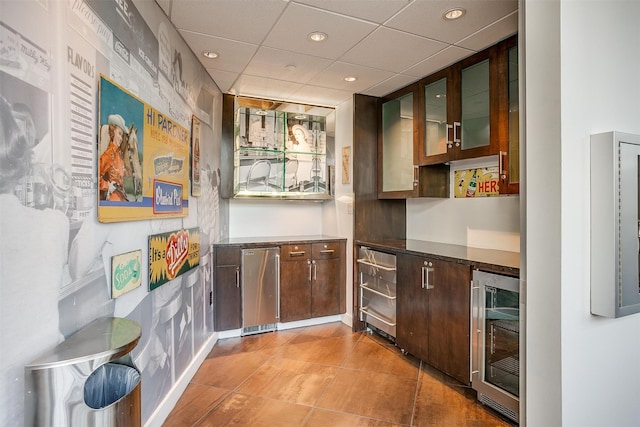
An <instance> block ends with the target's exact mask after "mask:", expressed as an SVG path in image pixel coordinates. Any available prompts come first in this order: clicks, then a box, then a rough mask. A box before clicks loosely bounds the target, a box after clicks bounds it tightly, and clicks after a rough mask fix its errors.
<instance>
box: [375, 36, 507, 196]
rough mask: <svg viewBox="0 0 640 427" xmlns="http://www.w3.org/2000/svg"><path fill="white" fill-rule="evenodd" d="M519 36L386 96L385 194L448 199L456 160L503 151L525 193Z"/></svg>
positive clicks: (381, 146)
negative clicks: (452, 164) (451, 168)
mask: <svg viewBox="0 0 640 427" xmlns="http://www.w3.org/2000/svg"><path fill="white" fill-rule="evenodd" d="M518 105H519V96H518V52H517V36H513V37H511V38H509V39H507V40H504V41H502V42H500V43H498V44H496V45H494V46H492V47H490V48H488V49H485V50H483V51H481V52H478V53H476V54H474V55H472V56H470V57H468V58H465V59H463V60H461V61H459V62H457V63H456V64H453V65H451V66H449V67H447V68H445V69H443V70H441V71H438V72H436V73H434V74H432V75H430V76H427V77H425V78H423V79H421V80H420V81H419V82H416V83H413V84H411V85H409V86H406V87H405V88H403V89H400V90H398V91H396V92H393V93H391V94H389V95H387V96H385V97H383V98H380V99H379V108H378V170H379V171H380V173H379V175H378V197H379V198H381V199H394V198H396V199H401V198H410V197H449V193H450V189H449V178H450V177H449V166H448V164H449V162H451V161H456V160H463V159H471V158H479V157H486V156H496V158H497V163H498V169H499V170H500V180H501V183H500V193H501V194H514V193H516V194H517V193H518V191H519V185H518V181H519V170H518V168H519V123H518V114H519V113H518V110H519V107H518Z"/></svg>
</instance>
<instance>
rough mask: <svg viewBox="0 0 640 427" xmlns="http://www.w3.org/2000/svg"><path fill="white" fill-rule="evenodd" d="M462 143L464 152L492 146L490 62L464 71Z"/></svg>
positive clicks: (486, 61) (475, 65)
mask: <svg viewBox="0 0 640 427" xmlns="http://www.w3.org/2000/svg"><path fill="white" fill-rule="evenodd" d="M461 78H462V87H461V101H462V141H461V148H462V149H463V150H466V149H469V148H476V147H484V146H487V145H489V144H490V141H491V139H490V130H489V125H490V121H489V60H488V59H486V60H484V61H482V62H479V63H477V64H474V65H472V66H470V67H467V68H465V69H463V70H462V77H461Z"/></svg>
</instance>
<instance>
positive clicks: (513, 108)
mask: <svg viewBox="0 0 640 427" xmlns="http://www.w3.org/2000/svg"><path fill="white" fill-rule="evenodd" d="M519 105H520V96H519V93H518V47H517V46H515V47H512V48H510V49H509V182H510V183H512V184H513V183H519V182H520V165H519V163H518V161H519V160H518V159H519V158H520V116H519V113H520V107H519Z"/></svg>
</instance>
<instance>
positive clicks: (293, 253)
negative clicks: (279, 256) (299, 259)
mask: <svg viewBox="0 0 640 427" xmlns="http://www.w3.org/2000/svg"><path fill="white" fill-rule="evenodd" d="M289 256H290V257H294V256H304V251H298V252H289Z"/></svg>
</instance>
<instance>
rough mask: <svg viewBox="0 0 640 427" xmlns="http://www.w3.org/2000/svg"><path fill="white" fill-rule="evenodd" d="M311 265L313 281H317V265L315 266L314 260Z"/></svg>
mask: <svg viewBox="0 0 640 427" xmlns="http://www.w3.org/2000/svg"><path fill="white" fill-rule="evenodd" d="M311 264H313V280H316V281H317V280H318V264H316V262H315V260H314V261H311Z"/></svg>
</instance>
